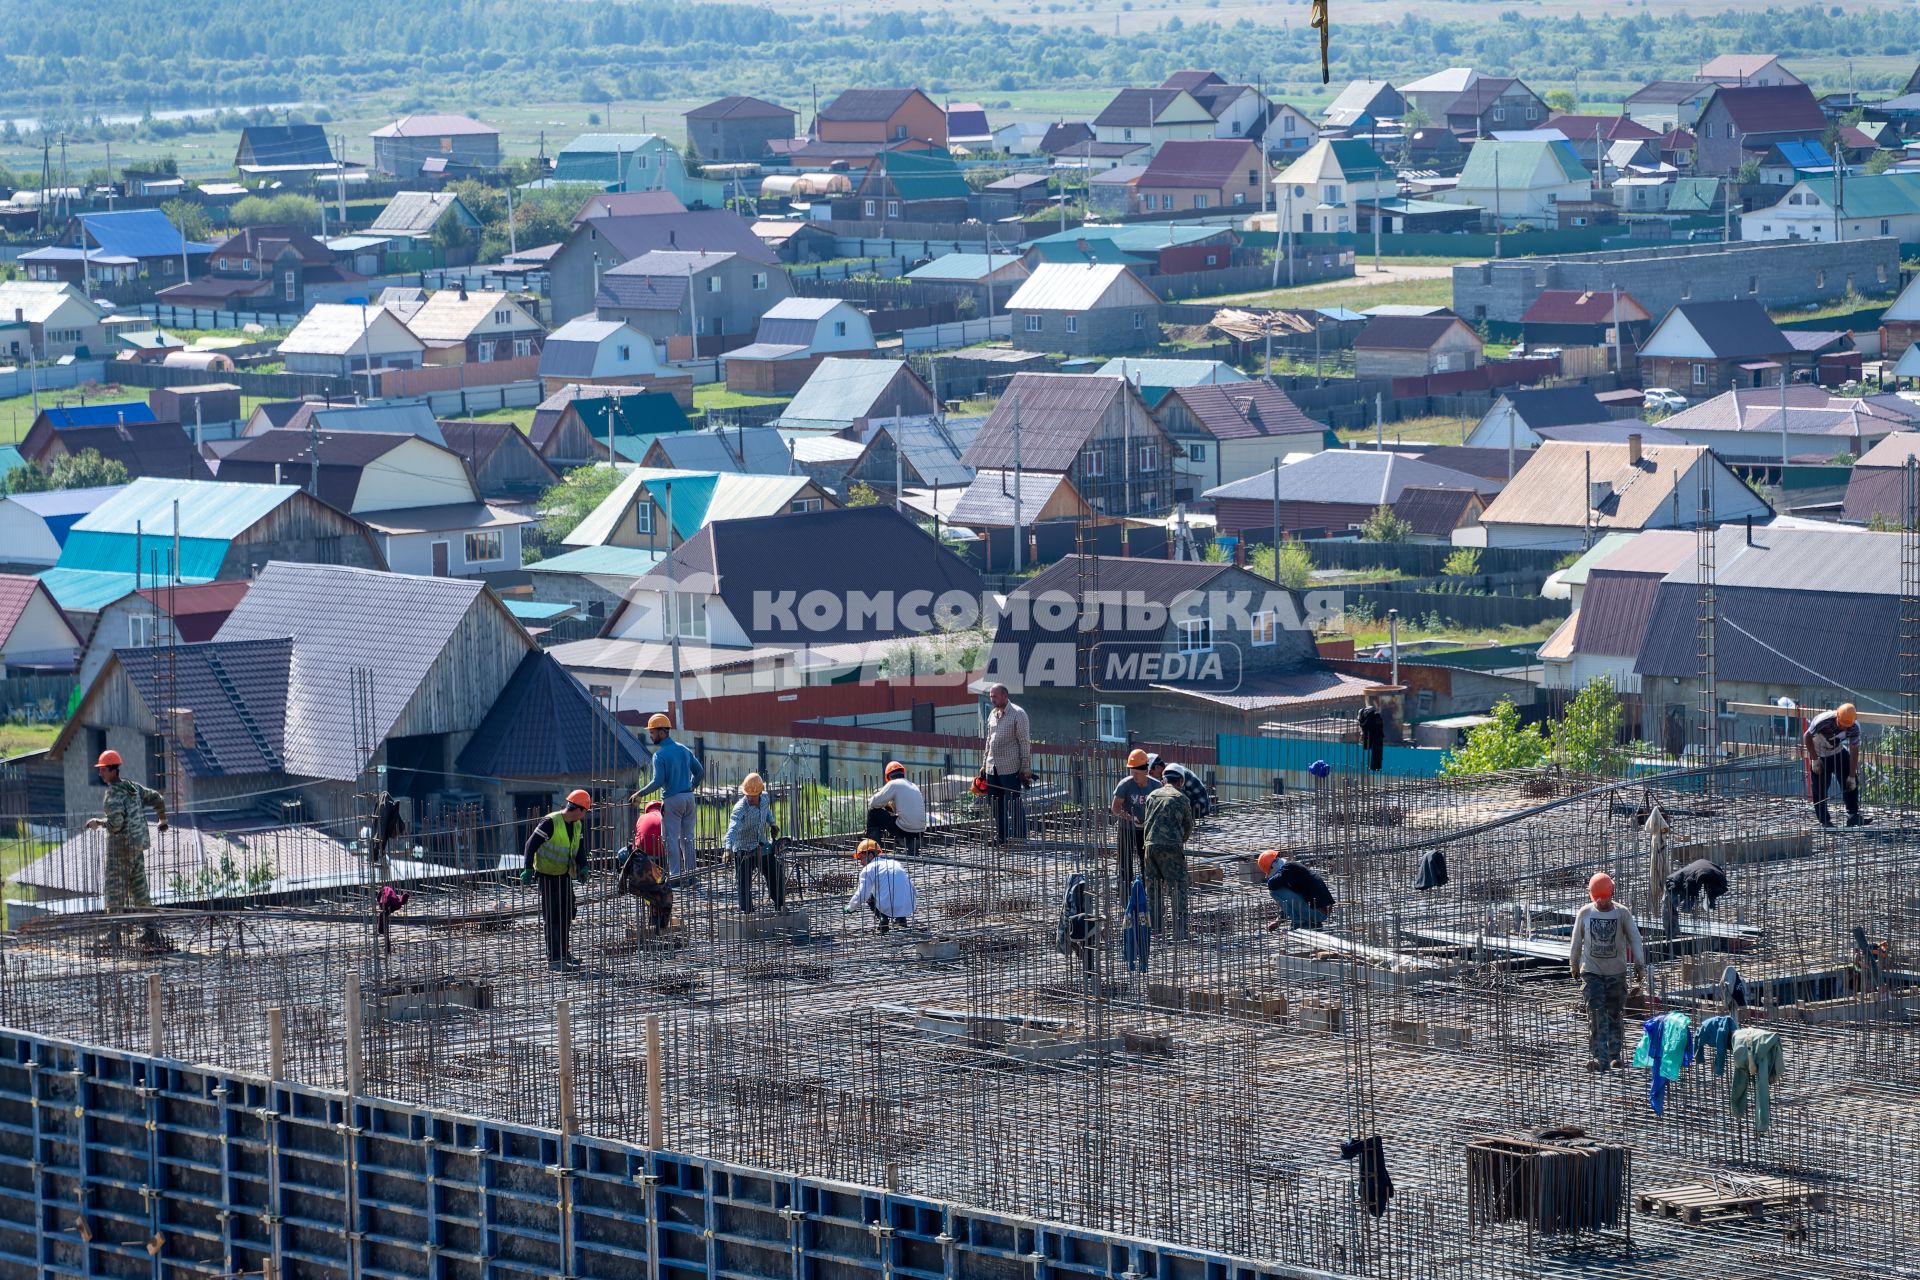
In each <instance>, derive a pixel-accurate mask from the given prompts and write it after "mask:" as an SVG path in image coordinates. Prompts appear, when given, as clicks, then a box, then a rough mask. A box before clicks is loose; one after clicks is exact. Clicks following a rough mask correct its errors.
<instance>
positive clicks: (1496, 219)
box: [1493, 149, 1500, 258]
mask: <svg viewBox="0 0 1920 1280" xmlns="http://www.w3.org/2000/svg"><path fill="white" fill-rule="evenodd" d="M1493 256H1494V257H1496V258H1497V257H1499V256H1500V152H1499V151H1498V150H1497V149H1496V150H1495V151H1494V153H1493Z"/></svg>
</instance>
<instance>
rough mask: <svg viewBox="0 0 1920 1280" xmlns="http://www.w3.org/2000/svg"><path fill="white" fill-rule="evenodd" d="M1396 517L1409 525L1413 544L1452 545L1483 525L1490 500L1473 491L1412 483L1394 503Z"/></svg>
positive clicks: (1410, 539)
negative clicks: (1458, 538)
mask: <svg viewBox="0 0 1920 1280" xmlns="http://www.w3.org/2000/svg"><path fill="white" fill-rule="evenodd" d="M1392 506H1393V514H1394V515H1396V516H1399V517H1400V518H1401V519H1402V520H1404V521H1406V522H1407V526H1408V528H1410V529H1411V530H1412V534H1411V535H1410V537H1409V539H1408V540H1409V541H1411V542H1430V543H1439V544H1441V545H1443V546H1447V545H1451V544H1452V543H1453V541H1454V540H1455V538H1456V537H1459V536H1460V535H1461V534H1462V531H1463V530H1467V529H1471V528H1473V527H1474V526H1475V525H1477V524H1478V523H1479V522H1480V513H1481V512H1482V511H1485V510H1486V509H1487V503H1486V499H1484V498H1482V497H1481V496H1480V495H1479V494H1477V493H1475V492H1474V491H1473V490H1471V489H1452V488H1448V487H1446V486H1444V485H1421V484H1410V485H1408V486H1407V487H1406V488H1404V489H1402V490H1401V491H1400V496H1399V497H1398V498H1395V499H1394V500H1393V503H1392Z"/></svg>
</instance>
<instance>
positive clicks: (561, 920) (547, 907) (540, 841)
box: [520, 790, 593, 972]
mask: <svg viewBox="0 0 1920 1280" xmlns="http://www.w3.org/2000/svg"><path fill="white" fill-rule="evenodd" d="M592 808H593V797H592V796H590V795H588V794H587V793H586V792H585V791H580V790H575V791H570V792H568V793H567V807H566V808H564V809H558V810H555V811H554V812H553V813H550V814H548V815H547V816H546V817H544V818H542V819H540V821H539V822H537V823H535V824H534V828H533V830H532V831H531V832H530V833H528V835H527V850H526V853H527V862H526V866H525V868H524V869H522V871H521V872H520V883H522V884H534V885H538V886H539V889H540V929H541V932H542V933H543V934H545V935H546V942H547V968H549V969H552V970H554V971H556V972H563V971H567V970H574V969H582V968H585V966H584V965H582V964H581V963H580V962H579V961H578V960H576V959H574V958H573V949H572V947H571V946H569V945H568V940H567V933H568V931H569V930H570V929H572V927H573V912H574V907H573V886H574V882H575V881H578V880H585V879H586V878H587V827H586V817H587V812H588V810H590V809H592Z"/></svg>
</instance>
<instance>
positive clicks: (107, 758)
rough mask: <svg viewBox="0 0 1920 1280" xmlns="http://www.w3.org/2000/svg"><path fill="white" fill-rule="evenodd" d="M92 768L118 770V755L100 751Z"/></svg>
mask: <svg viewBox="0 0 1920 1280" xmlns="http://www.w3.org/2000/svg"><path fill="white" fill-rule="evenodd" d="M93 767H94V768H96V769H106V768H114V769H118V768H119V767H120V753H119V752H118V751H102V752H101V753H100V758H99V759H98V760H95V761H94V762H93Z"/></svg>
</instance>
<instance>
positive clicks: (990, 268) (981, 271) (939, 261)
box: [907, 253, 1028, 283]
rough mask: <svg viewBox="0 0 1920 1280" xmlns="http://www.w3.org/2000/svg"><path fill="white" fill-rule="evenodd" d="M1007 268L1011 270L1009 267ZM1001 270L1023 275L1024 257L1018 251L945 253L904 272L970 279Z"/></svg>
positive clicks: (916, 277) (910, 275)
mask: <svg viewBox="0 0 1920 1280" xmlns="http://www.w3.org/2000/svg"><path fill="white" fill-rule="evenodd" d="M1008 268H1013V270H1011V271H1008ZM1001 271H1006V272H1007V274H1009V275H1017V276H1020V277H1022V278H1024V277H1025V276H1026V275H1027V274H1028V271H1027V267H1026V260H1025V259H1024V258H1022V257H1020V256H1019V255H1018V254H1011V253H996V254H993V255H991V256H989V255H987V254H984V253H948V254H943V255H941V256H940V257H938V258H935V259H934V260H933V261H932V262H925V263H922V264H921V265H919V266H917V267H915V268H914V269H913V270H911V271H909V272H907V279H909V280H943V281H945V280H960V281H966V282H968V283H972V282H976V281H980V280H985V279H986V278H987V277H988V276H989V275H992V274H994V273H996V272H1001Z"/></svg>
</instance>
